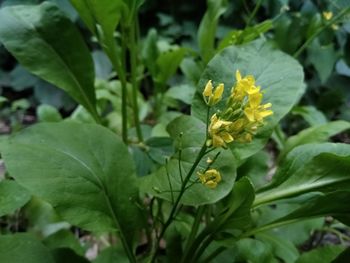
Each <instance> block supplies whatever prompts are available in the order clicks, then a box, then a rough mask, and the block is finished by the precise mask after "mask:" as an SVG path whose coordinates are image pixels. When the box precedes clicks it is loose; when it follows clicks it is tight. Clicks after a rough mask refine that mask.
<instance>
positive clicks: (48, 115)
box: [36, 104, 62, 122]
mask: <svg viewBox="0 0 350 263" xmlns="http://www.w3.org/2000/svg"><path fill="white" fill-rule="evenodd" d="M36 112H37V113H36V114H37V116H38V119H39V121H40V122H59V121H61V120H62V116H61V114H60V113H59V112H58V110H57V109H56V108H55V107H52V106H50V105H47V104H42V105H40V106H39V107H38V108H37V109H36Z"/></svg>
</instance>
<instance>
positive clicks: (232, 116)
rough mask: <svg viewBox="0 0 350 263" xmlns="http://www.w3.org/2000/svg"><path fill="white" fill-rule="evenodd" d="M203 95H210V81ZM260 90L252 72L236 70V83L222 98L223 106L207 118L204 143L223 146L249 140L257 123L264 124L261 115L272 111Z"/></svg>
mask: <svg viewBox="0 0 350 263" xmlns="http://www.w3.org/2000/svg"><path fill="white" fill-rule="evenodd" d="M208 85H209V86H208V88H207V87H206V89H205V90H204V92H203V96H211V95H212V87H211V88H210V83H209V84H208ZM262 100H263V93H262V92H261V88H260V86H256V84H255V78H254V76H252V75H247V76H244V77H243V76H242V75H241V73H240V71H239V70H237V71H236V83H235V85H234V86H233V87H232V90H231V95H230V97H229V99H228V100H227V102H226V108H225V109H224V110H222V111H218V112H217V113H215V114H213V115H212V117H211V119H210V125H209V127H208V132H209V136H210V140H208V143H207V145H208V146H213V147H224V148H226V147H227V144H228V143H230V142H232V141H238V142H251V141H252V140H253V136H254V135H255V134H256V132H257V130H258V127H259V126H262V125H264V118H266V117H268V116H270V115H272V114H273V111H272V110H271V109H270V108H271V106H272V104H271V103H266V104H262Z"/></svg>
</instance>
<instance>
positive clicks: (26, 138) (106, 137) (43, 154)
mask: <svg viewBox="0 0 350 263" xmlns="http://www.w3.org/2000/svg"><path fill="white" fill-rule="evenodd" d="M2 146H3V147H2V154H3V157H4V160H5V164H6V167H7V168H8V171H9V173H10V175H11V176H13V177H14V178H16V180H17V181H18V182H19V183H20V184H22V185H24V186H25V187H26V188H27V189H29V190H30V191H31V192H32V193H35V195H37V196H39V197H41V198H43V199H44V200H46V201H48V202H49V203H50V204H52V205H53V206H54V207H55V209H56V211H57V212H58V213H59V214H60V215H61V216H62V217H63V219H65V220H67V221H68V222H70V223H72V224H74V225H76V226H79V227H81V228H83V229H86V230H90V231H113V230H116V228H118V231H119V233H120V235H121V237H122V241H123V239H124V240H126V242H127V243H128V244H129V245H131V242H132V240H133V237H134V235H135V233H136V231H137V229H138V228H139V227H141V226H140V224H139V220H140V215H139V212H140V211H139V208H138V207H137V205H136V202H137V192H138V189H137V186H136V176H135V168H134V164H133V162H132V159H131V157H130V155H129V153H128V150H127V148H126V146H125V145H124V144H123V142H122V141H121V140H120V139H119V137H117V136H116V135H115V134H113V133H112V132H110V131H109V130H107V129H106V128H103V127H101V126H97V125H84V124H78V123H70V122H64V123H50V124H49V123H46V124H39V125H36V126H32V127H30V128H28V129H25V130H24V131H23V132H21V133H19V134H17V135H15V136H14V137H12V138H10V139H9V140H8V142H5V143H3V144H2ZM18 159H20V160H21V162H18ZM124 245H125V244H124Z"/></svg>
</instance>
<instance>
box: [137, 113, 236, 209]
mask: <svg viewBox="0 0 350 263" xmlns="http://www.w3.org/2000/svg"><path fill="white" fill-rule="evenodd" d="M167 130H168V132H169V134H170V136H171V138H173V139H174V140H175V145H176V146H177V148H178V149H179V148H181V149H182V152H181V162H180V165H181V171H182V176H183V178H185V176H186V174H187V173H188V172H189V170H190V168H191V166H192V164H193V163H194V160H195V158H196V156H197V154H198V152H199V150H200V147H201V146H202V145H203V143H204V140H205V125H204V124H203V123H202V122H201V121H199V120H198V119H195V118H193V117H190V116H182V117H179V118H176V119H175V120H174V121H172V122H171V123H170V124H169V125H168V128H167ZM180 134H182V135H181V138H180ZM218 152H221V154H220V157H219V158H218V159H217V160H216V162H215V163H214V164H213V165H212V168H215V169H217V170H218V171H219V172H220V173H221V177H222V181H221V182H220V183H219V184H218V186H217V187H216V188H215V189H209V188H207V187H206V186H204V185H202V184H201V183H200V182H198V181H197V179H198V176H197V174H196V173H197V171H200V170H204V169H205V168H206V167H207V166H208V164H207V163H206V159H207V157H210V158H211V159H213V158H214V156H215V155H216V154H217V153H218ZM235 163H236V162H235V159H234V158H233V156H232V153H231V152H230V151H229V150H223V149H218V150H215V151H212V152H211V153H209V154H207V155H206V156H205V157H204V158H203V160H202V161H201V162H200V163H199V165H198V167H197V169H196V170H195V172H194V173H193V174H192V176H191V181H192V182H195V181H197V182H196V183H194V184H193V185H192V186H191V187H190V188H188V189H187V190H186V191H185V194H184V195H183V197H182V199H181V203H182V204H185V205H202V204H211V203H215V202H217V201H218V200H220V199H222V198H223V197H225V196H226V195H227V194H228V193H229V192H230V191H231V190H232V187H233V184H234V181H235V178H236V169H235ZM167 173H168V174H169V178H170V182H171V188H172V189H173V191H174V198H175V199H176V197H177V195H178V193H179V190H180V187H181V175H180V172H179V152H176V153H175V154H174V155H173V156H172V157H171V158H170V160H169V161H168V163H167V165H165V166H163V167H161V168H160V169H159V170H158V171H156V172H155V173H154V174H152V175H149V176H145V177H143V178H142V183H141V184H140V186H141V187H142V189H143V191H145V192H148V193H152V194H153V195H156V196H158V197H161V198H163V199H166V200H172V197H171V193H170V184H169V181H168V177H167Z"/></svg>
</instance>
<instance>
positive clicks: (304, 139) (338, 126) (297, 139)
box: [279, 121, 350, 160]
mask: <svg viewBox="0 0 350 263" xmlns="http://www.w3.org/2000/svg"><path fill="white" fill-rule="evenodd" d="M349 129H350V122H347V121H333V122H328V123H325V124H321V125H317V126H313V127H311V128H308V129H305V130H302V131H301V132H299V133H298V134H296V135H294V136H291V137H289V138H288V140H287V141H286V143H285V147H284V149H283V151H282V152H281V153H280V156H279V159H280V160H281V159H283V158H284V157H285V156H286V155H287V154H288V153H289V152H290V151H291V150H292V149H293V148H295V147H297V146H300V145H303V144H308V143H317V142H325V141H327V140H328V138H329V137H332V136H334V135H336V134H338V133H340V132H343V131H345V130H349Z"/></svg>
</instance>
